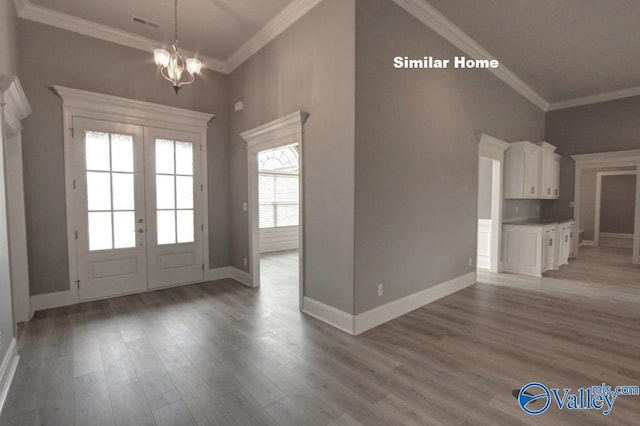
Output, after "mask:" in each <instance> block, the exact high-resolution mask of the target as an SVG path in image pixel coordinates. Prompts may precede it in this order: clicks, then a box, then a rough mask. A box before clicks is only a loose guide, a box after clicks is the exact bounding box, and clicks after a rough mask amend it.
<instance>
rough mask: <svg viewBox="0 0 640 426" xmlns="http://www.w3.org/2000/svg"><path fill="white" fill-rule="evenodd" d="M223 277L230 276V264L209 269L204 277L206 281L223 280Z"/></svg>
mask: <svg viewBox="0 0 640 426" xmlns="http://www.w3.org/2000/svg"><path fill="white" fill-rule="evenodd" d="M225 278H231V266H225V267H224V268H215V269H209V271H207V273H206V274H205V277H204V279H205V280H207V281H215V280H223V279H225Z"/></svg>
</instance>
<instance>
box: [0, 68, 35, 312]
mask: <svg viewBox="0 0 640 426" xmlns="http://www.w3.org/2000/svg"><path fill="white" fill-rule="evenodd" d="M30 114H31V107H30V105H29V101H28V100H27V97H26V95H25V94H24V91H23V89H22V86H21V85H20V81H19V80H18V78H17V77H6V76H0V120H1V123H0V131H1V132H3V134H2V135H0V144H1V146H0V149H4V156H3V157H4V159H5V179H6V180H5V182H6V201H7V231H8V238H9V262H10V270H11V287H12V293H13V296H12V300H13V319H14V323H18V322H24V321H29V320H30V319H31V317H32V316H33V309H32V306H31V295H30V293H31V290H30V288H29V265H28V257H27V229H26V218H25V205H24V179H23V170H22V120H24V119H25V118H26V117H27V116H29V115H30ZM5 138H6V139H5Z"/></svg>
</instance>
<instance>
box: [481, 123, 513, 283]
mask: <svg viewBox="0 0 640 426" xmlns="http://www.w3.org/2000/svg"><path fill="white" fill-rule="evenodd" d="M507 148H509V143H507V142H505V141H502V140H500V139H498V138H494V137H493V136H490V135H487V134H485V133H482V134H480V135H479V143H478V150H479V151H478V153H479V155H478V160H479V159H480V157H483V158H488V159H490V160H494V162H493V173H492V181H491V182H492V188H491V266H490V268H489V271H490V272H494V273H498V272H502V265H501V262H500V246H501V242H502V200H503V196H502V188H503V182H502V177H503V176H504V151H505V150H506V149H507ZM476 224H477V220H476ZM477 235H478V231H477V229H476V237H477ZM476 247H477V244H476ZM477 257H478V253H476V258H477Z"/></svg>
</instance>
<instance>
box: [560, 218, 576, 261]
mask: <svg viewBox="0 0 640 426" xmlns="http://www.w3.org/2000/svg"><path fill="white" fill-rule="evenodd" d="M574 229H575V222H574V221H567V222H563V223H560V224H559V225H558V232H557V234H558V262H557V263H558V267H560V266H562V265H566V264H567V263H569V258H570V257H571V256H572V247H573V244H571V242H572V240H573V235H574Z"/></svg>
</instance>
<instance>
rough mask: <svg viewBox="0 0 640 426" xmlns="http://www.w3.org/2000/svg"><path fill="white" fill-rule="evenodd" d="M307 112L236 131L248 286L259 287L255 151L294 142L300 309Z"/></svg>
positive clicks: (302, 276) (302, 281)
mask: <svg viewBox="0 0 640 426" xmlns="http://www.w3.org/2000/svg"><path fill="white" fill-rule="evenodd" d="M308 117H309V114H308V113H306V112H303V111H296V112H294V113H292V114H289V115H286V116H284V117H281V118H278V119H276V120H274V121H271V122H269V123H266V124H263V125H261V126H258V127H256V128H253V129H251V130H247V131H245V132H243V133H240V137H241V138H242V139H243V140H245V141H246V142H247V165H248V168H247V173H248V184H249V193H248V206H247V210H248V212H249V215H248V216H249V283H250V285H251V287H260V242H259V236H260V228H259V225H260V223H259V217H258V204H259V202H258V152H260V151H264V150H268V149H273V148H278V147H282V146H287V145H294V144H297V145H298V176H299V179H300V184H299V200H300V204H299V214H298V217H299V223H298V226H299V227H300V232H299V236H298V238H299V243H298V246H299V247H300V248H299V253H300V254H299V262H300V267H299V270H298V274H299V277H298V282H299V290H298V293H299V294H298V295H299V300H298V307H299V309H300V310H302V305H303V300H304V288H305V287H304V254H305V245H304V235H305V232H304V149H303V126H304V123H305V122H306V121H307V118H308Z"/></svg>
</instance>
